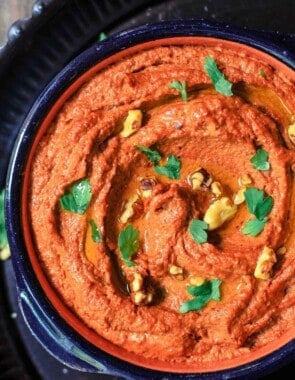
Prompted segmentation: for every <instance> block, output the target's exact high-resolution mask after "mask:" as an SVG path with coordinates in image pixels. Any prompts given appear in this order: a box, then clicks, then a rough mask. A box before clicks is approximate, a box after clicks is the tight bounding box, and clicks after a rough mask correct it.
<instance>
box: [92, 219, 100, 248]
mask: <svg viewBox="0 0 295 380" xmlns="http://www.w3.org/2000/svg"><path fill="white" fill-rule="evenodd" d="M89 224H90V226H91V237H92V240H93V241H94V243H102V234H101V232H100V230H99V228H98V226H97V224H96V223H95V221H94V220H93V219H91V220H90V221H89Z"/></svg>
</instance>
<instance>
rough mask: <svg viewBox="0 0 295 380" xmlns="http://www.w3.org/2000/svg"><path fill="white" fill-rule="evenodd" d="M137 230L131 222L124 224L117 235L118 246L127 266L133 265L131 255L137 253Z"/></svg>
mask: <svg viewBox="0 0 295 380" xmlns="http://www.w3.org/2000/svg"><path fill="white" fill-rule="evenodd" d="M138 236H139V231H138V230H135V229H134V228H133V226H132V224H129V225H128V226H126V227H125V228H124V229H123V230H122V231H121V232H120V233H119V237H118V247H119V250H120V252H121V254H122V258H123V261H124V262H125V264H126V265H127V266H128V267H132V266H134V265H135V263H134V262H133V261H131V259H132V256H133V255H134V254H135V253H137V251H138V249H139V241H138Z"/></svg>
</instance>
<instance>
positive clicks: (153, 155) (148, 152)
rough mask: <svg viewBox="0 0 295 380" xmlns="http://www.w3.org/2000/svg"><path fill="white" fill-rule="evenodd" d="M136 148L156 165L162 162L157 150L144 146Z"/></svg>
mask: <svg viewBox="0 0 295 380" xmlns="http://www.w3.org/2000/svg"><path fill="white" fill-rule="evenodd" d="M135 147H136V148H137V149H139V150H140V151H141V152H142V153H143V154H144V155H145V156H146V158H147V159H148V160H149V161H150V162H152V163H153V164H155V165H156V164H158V162H159V161H160V160H161V155H160V153H159V152H158V151H157V150H154V149H150V148H147V147H145V146H142V145H136V146H135Z"/></svg>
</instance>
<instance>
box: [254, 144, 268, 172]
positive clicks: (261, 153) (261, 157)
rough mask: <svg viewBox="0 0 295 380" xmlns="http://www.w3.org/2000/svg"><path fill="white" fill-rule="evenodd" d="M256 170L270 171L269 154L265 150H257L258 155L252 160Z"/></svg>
mask: <svg viewBox="0 0 295 380" xmlns="http://www.w3.org/2000/svg"><path fill="white" fill-rule="evenodd" d="M250 162H251V164H252V165H253V167H254V169H257V170H261V171H265V170H269V169H270V163H269V162H268V153H267V152H266V151H265V150H264V149H257V151H256V154H255V155H254V156H253V157H251V159H250Z"/></svg>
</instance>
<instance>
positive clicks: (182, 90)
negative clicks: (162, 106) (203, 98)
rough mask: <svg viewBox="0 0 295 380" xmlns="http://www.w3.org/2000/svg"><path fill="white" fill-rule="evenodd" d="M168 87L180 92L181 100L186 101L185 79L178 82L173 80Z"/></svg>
mask: <svg viewBox="0 0 295 380" xmlns="http://www.w3.org/2000/svg"><path fill="white" fill-rule="evenodd" d="M169 87H170V88H173V89H175V90H177V91H178V92H179V93H180V95H181V98H182V100H183V101H184V102H187V99H188V96H187V91H186V82H185V81H181V82H180V81H179V80H173V81H172V82H171V83H170V84H169Z"/></svg>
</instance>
